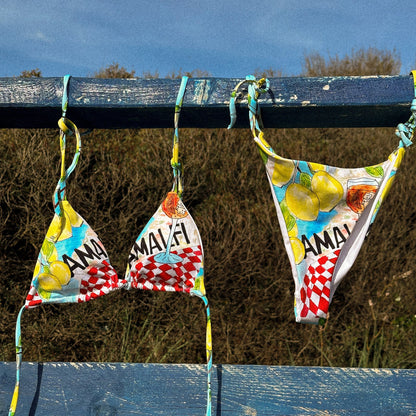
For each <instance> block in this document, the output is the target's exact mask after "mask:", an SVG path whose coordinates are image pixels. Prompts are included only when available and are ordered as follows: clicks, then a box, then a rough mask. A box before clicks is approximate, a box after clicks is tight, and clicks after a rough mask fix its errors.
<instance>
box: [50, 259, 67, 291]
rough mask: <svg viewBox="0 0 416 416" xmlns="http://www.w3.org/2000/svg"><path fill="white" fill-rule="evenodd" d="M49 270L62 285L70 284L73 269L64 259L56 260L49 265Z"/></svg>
mask: <svg viewBox="0 0 416 416" xmlns="http://www.w3.org/2000/svg"><path fill="white" fill-rule="evenodd" d="M49 272H50V273H51V274H52V275H53V276H54V277H55V278H56V279H57V280H58V282H59V283H60V284H61V285H66V284H68V282H69V280H70V279H71V270H70V269H69V267H68V265H67V264H66V263H64V262H63V261H54V262H53V263H52V264H50V266H49Z"/></svg>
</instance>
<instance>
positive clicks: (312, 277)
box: [229, 72, 416, 323]
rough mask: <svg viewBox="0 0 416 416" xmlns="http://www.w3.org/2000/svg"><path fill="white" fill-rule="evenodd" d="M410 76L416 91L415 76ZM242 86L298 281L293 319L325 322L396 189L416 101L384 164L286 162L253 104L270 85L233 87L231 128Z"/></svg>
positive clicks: (250, 80)
mask: <svg viewBox="0 0 416 416" xmlns="http://www.w3.org/2000/svg"><path fill="white" fill-rule="evenodd" d="M413 77H414V81H415V91H416V73H415V72H413ZM243 83H248V107H249V119H250V128H251V131H252V133H253V136H254V141H255V143H256V144H257V146H258V149H259V152H260V156H261V158H262V160H263V163H264V165H265V167H266V174H267V179H268V181H269V184H270V188H271V191H272V196H273V201H274V204H275V207H276V211H277V216H278V220H279V225H280V229H281V232H282V236H283V241H284V244H285V248H286V252H287V255H288V257H289V261H290V265H291V270H292V275H293V280H294V282H295V301H294V312H295V317H296V321H297V322H303V323H323V322H324V320H325V319H326V318H327V314H328V308H329V305H330V303H331V300H332V298H333V296H334V293H335V290H336V289H337V287H338V285H339V284H340V282H341V280H342V279H343V277H344V276H345V275H346V274H347V272H348V271H349V270H350V268H351V267H352V265H353V263H354V261H355V259H356V258H357V256H358V253H359V251H360V249H361V246H362V244H363V242H364V239H365V237H366V235H367V233H368V229H369V227H370V225H371V224H372V223H373V221H374V219H375V217H376V215H377V212H378V210H379V208H380V205H381V203H382V201H383V200H384V198H385V197H386V195H387V193H388V191H389V189H390V187H391V185H392V183H393V180H394V178H395V174H396V171H397V169H398V168H399V166H400V163H401V161H402V158H403V155H404V153H405V147H408V146H410V145H411V144H412V141H411V139H412V137H413V132H414V129H415V119H416V99H415V100H413V102H412V106H411V111H412V116H411V118H410V119H409V121H408V122H407V123H405V124H399V126H398V127H397V130H396V134H397V135H398V136H399V138H400V141H399V146H398V148H397V149H395V150H394V151H393V152H392V153H391V154H390V156H389V157H388V159H387V160H386V161H385V162H383V163H380V164H378V165H375V166H369V167H363V168H355V169H345V168H337V167H333V166H327V165H323V164H320V163H313V162H306V161H301V160H291V159H285V158H283V157H280V156H279V155H277V154H276V153H275V152H274V151H273V149H272V148H271V146H270V145H269V144H268V143H267V142H266V140H265V138H264V134H263V132H262V130H261V127H260V126H261V125H262V122H261V116H260V107H259V104H258V98H259V96H260V95H261V94H262V93H265V92H267V91H268V90H269V88H270V83H269V81H268V80H267V79H264V78H263V79H260V80H259V81H257V80H256V79H255V77H253V76H248V77H247V78H246V80H244V81H242V82H240V83H239V84H238V85H237V86H236V87H235V89H234V91H233V92H232V95H231V99H230V114H231V123H230V125H229V128H231V127H232V126H233V124H234V123H235V120H236V110H235V100H236V95H237V91H238V88H239V87H240V86H241V85H242V84H243ZM415 94H416V92H415Z"/></svg>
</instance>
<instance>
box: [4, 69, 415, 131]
mask: <svg viewBox="0 0 416 416" xmlns="http://www.w3.org/2000/svg"><path fill="white" fill-rule="evenodd" d="M238 81H240V80H239V79H237V78H193V79H190V80H189V82H188V86H187V89H186V93H185V97H184V104H183V109H182V112H181V127H208V128H211V127H219V128H224V127H226V126H227V125H228V123H229V112H228V103H229V98H230V93H231V91H232V89H233V88H234V87H235V85H236V84H237V82H238ZM270 82H271V93H270V94H264V95H262V97H261V99H260V104H261V108H262V116H263V121H264V125H265V127H266V128H283V127H383V126H386V127H389V126H390V127H394V126H397V124H399V123H401V122H404V121H407V119H408V118H409V106H410V103H411V101H412V99H413V98H414V95H413V94H414V89H413V79H412V77H411V76H374V77H324V78H301V77H299V78H293V77H292V78H272V79H270ZM179 84H180V80H171V79H152V80H145V79H96V78H71V80H70V83H69V91H68V92H69V103H68V108H69V109H68V117H69V118H71V119H73V120H75V121H76V124H77V126H78V127H79V128H84V127H87V128H154V127H167V128H170V127H172V108H174V106H175V101H176V95H177V91H178V89H179ZM62 93H63V88H62V78H0V128H2V127H3V128H4V127H22V128H38V127H40V128H43V127H52V128H55V127H56V120H57V119H59V118H60V116H61V113H62V110H61V103H62ZM244 102H246V101H244V100H242V101H241V103H242V104H244ZM246 109H247V106H246V105H241V106H238V108H237V113H241V114H239V117H237V124H236V127H247V126H248V121H247V118H248V117H247V113H246Z"/></svg>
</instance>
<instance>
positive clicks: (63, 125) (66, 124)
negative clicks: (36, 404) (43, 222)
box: [8, 75, 81, 416]
mask: <svg viewBox="0 0 416 416" xmlns="http://www.w3.org/2000/svg"><path fill="white" fill-rule="evenodd" d="M69 79H70V75H65V77H64V79H63V84H64V89H63V94H62V118H61V119H59V121H58V126H59V128H60V147H61V157H62V160H61V177H60V179H59V181H58V184H57V186H56V189H55V192H54V194H53V198H52V202H53V207H54V210H55V212H56V214H58V215H59V216H60V217H62V215H63V211H62V210H61V207H60V202H61V201H63V200H65V199H66V196H65V193H66V192H65V188H66V180H67V179H68V177H69V175H70V174H71V173H72V171H73V170H74V169H75V166H76V164H77V163H78V159H79V153H80V150H81V136H80V134H79V131H78V129H77V127H76V125H75V124H74V123H73V122H72V121H71V120H69V119H67V118H66V112H67V110H68V84H69ZM67 134H74V135H75V138H76V148H75V155H74V158H73V160H72V163H71V165H70V166H69V168H68V169H66V170H65V148H66V135H67ZM24 309H25V306H22V307H21V308H20V311H19V314H18V315H17V320H16V331H15V345H16V384H15V388H14V392H13V397H12V401H11V404H10V408H9V414H8V416H14V415H15V412H16V406H17V401H18V398H19V385H20V370H21V365H22V337H21V324H20V322H21V317H22V313H23V311H24Z"/></svg>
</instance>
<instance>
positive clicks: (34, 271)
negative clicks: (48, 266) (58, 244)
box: [33, 260, 40, 276]
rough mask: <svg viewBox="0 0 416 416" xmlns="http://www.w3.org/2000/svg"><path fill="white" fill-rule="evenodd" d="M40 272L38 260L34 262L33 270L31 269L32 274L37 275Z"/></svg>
mask: <svg viewBox="0 0 416 416" xmlns="http://www.w3.org/2000/svg"><path fill="white" fill-rule="evenodd" d="M39 272H40V261H39V260H38V261H37V262H36V266H35V270H33V276H37V275H38V274H39Z"/></svg>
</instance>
